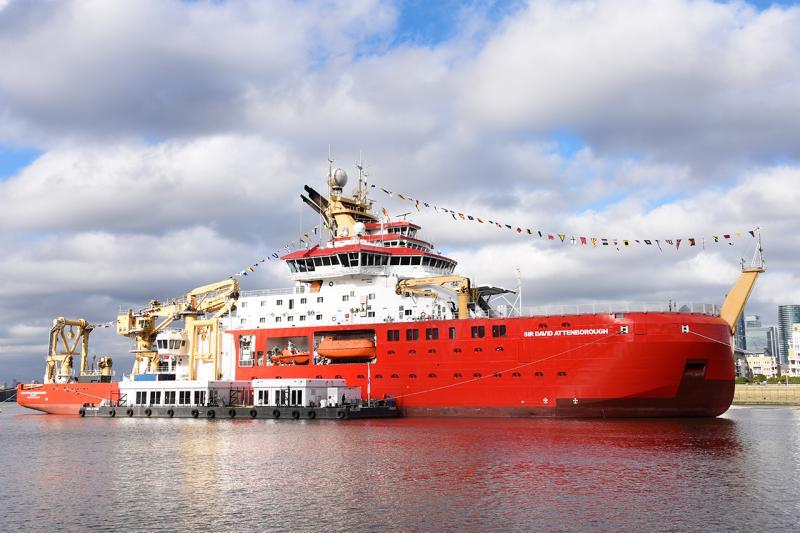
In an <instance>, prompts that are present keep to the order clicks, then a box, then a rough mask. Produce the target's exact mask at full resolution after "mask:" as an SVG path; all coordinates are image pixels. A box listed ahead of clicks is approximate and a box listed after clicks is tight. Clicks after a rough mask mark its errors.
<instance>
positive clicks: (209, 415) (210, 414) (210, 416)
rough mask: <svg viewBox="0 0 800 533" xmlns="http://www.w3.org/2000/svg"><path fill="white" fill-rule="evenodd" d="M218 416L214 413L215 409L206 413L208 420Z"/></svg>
mask: <svg viewBox="0 0 800 533" xmlns="http://www.w3.org/2000/svg"><path fill="white" fill-rule="evenodd" d="M216 416H217V413H215V412H214V410H213V409H209V410H208V411H206V418H214V417H216Z"/></svg>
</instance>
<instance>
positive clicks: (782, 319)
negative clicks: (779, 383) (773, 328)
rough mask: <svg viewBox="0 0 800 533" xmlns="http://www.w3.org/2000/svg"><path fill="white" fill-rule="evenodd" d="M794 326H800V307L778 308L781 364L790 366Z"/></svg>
mask: <svg viewBox="0 0 800 533" xmlns="http://www.w3.org/2000/svg"><path fill="white" fill-rule="evenodd" d="M792 324H800V305H779V306H778V330H779V342H778V353H779V355H780V361H781V363H785V364H788V361H789V344H790V343H791V340H792Z"/></svg>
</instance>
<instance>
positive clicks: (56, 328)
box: [44, 316, 112, 383]
mask: <svg viewBox="0 0 800 533" xmlns="http://www.w3.org/2000/svg"><path fill="white" fill-rule="evenodd" d="M94 328H95V326H94V325H92V324H89V323H88V322H87V321H86V320H83V319H79V320H68V319H66V318H64V317H63V316H62V317H58V318H56V319H55V320H53V327H52V328H50V345H49V347H48V350H47V363H46V366H45V371H44V382H45V383H56V382H57V381H62V382H63V381H72V380H73V379H74V376H73V375H72V372H73V366H72V365H73V362H74V358H75V357H76V356H78V357H80V371H79V374H78V375H79V377H89V376H97V374H98V372H97V371H94V370H89V369H88V368H87V366H88V361H87V360H88V356H89V334H90V333H91V332H92V330H93V329H94ZM78 345H80V351H78ZM98 367H99V368H100V372H99V374H100V376H101V380H110V379H111V369H112V360H111V357H108V356H104V357H101V358H100V361H99V362H98Z"/></svg>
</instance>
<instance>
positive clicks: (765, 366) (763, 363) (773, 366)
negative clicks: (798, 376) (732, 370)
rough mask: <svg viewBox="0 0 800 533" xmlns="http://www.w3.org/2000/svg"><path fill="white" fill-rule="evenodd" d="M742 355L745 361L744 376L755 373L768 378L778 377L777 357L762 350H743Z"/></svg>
mask: <svg viewBox="0 0 800 533" xmlns="http://www.w3.org/2000/svg"><path fill="white" fill-rule="evenodd" d="M744 357H745V361H746V363H747V371H746V372H747V374H746V376H745V377H750V376H755V375H757V374H763V375H765V376H766V377H768V378H775V377H778V369H779V368H780V366H779V365H778V359H777V357H774V356H772V355H769V354H767V353H764V352H751V351H745V352H744Z"/></svg>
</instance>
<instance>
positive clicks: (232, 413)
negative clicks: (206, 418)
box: [228, 409, 236, 418]
mask: <svg viewBox="0 0 800 533" xmlns="http://www.w3.org/2000/svg"><path fill="white" fill-rule="evenodd" d="M228 416H229V417H231V418H236V409H228Z"/></svg>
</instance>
